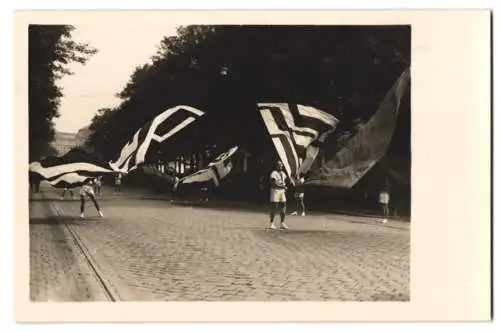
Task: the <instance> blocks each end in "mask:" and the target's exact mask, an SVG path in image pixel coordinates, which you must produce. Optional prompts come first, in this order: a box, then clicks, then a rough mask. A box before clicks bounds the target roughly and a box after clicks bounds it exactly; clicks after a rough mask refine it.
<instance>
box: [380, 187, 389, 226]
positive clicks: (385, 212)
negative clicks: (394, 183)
mask: <svg viewBox="0 0 500 332" xmlns="http://www.w3.org/2000/svg"><path fill="white" fill-rule="evenodd" d="M378 200H379V203H380V206H381V207H382V216H383V218H384V219H382V223H384V224H385V223H386V222H387V217H388V216H389V190H387V189H382V190H381V191H380V194H379V197H378Z"/></svg>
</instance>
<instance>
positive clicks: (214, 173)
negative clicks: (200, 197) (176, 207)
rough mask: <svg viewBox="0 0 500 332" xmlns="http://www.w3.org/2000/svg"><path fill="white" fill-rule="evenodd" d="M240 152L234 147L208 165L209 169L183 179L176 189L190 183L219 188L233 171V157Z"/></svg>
mask: <svg viewBox="0 0 500 332" xmlns="http://www.w3.org/2000/svg"><path fill="white" fill-rule="evenodd" d="M236 151H238V147H237V146H235V147H232V148H231V149H229V151H227V152H224V153H222V154H220V155H219V156H218V157H217V158H215V159H214V160H213V161H212V162H211V163H209V164H208V166H207V168H204V169H201V170H199V171H197V172H195V173H193V174H190V175H188V176H186V177H184V178H182V179H180V180H179V181H178V182H177V183H176V185H175V187H174V189H177V187H178V186H179V185H182V184H188V183H210V182H213V184H214V185H215V186H216V187H217V186H219V185H220V183H221V180H222V179H224V178H225V177H226V176H227V175H229V173H230V172H231V171H232V169H233V164H232V161H231V157H232V156H233V155H234V154H235V153H236Z"/></svg>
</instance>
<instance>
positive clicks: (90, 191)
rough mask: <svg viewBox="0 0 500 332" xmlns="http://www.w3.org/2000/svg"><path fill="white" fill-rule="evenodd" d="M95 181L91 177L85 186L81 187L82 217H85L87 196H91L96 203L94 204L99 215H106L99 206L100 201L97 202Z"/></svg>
mask: <svg viewBox="0 0 500 332" xmlns="http://www.w3.org/2000/svg"><path fill="white" fill-rule="evenodd" d="M94 185H95V181H94V180H92V179H89V180H88V181H86V182H85V183H84V184H83V186H82V187H81V188H80V213H81V214H80V218H81V219H85V197H88V198H90V200H91V201H92V202H93V203H94V206H95V208H96V210H97V214H98V215H99V217H104V215H103V213H102V211H101V208H100V207H99V203H97V199H96V197H95V193H94V188H93V186H94Z"/></svg>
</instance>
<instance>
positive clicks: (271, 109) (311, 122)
mask: <svg viewBox="0 0 500 332" xmlns="http://www.w3.org/2000/svg"><path fill="white" fill-rule="evenodd" d="M257 106H258V109H259V112H260V114H261V116H262V119H263V120H264V123H265V124H266V127H267V130H268V132H269V135H270V136H271V139H272V141H273V143H274V146H275V148H276V150H277V152H278V155H279V157H280V159H281V161H282V162H283V165H284V168H285V170H286V172H287V173H288V176H290V177H291V178H292V179H294V178H296V176H297V175H298V174H304V173H306V172H307V171H309V169H310V168H311V165H312V163H313V161H314V160H315V159H316V157H317V155H318V152H319V148H320V145H321V144H322V143H323V142H324V141H325V140H326V138H327V137H328V135H329V134H331V133H332V132H333V131H335V128H336V127H337V124H338V123H339V120H338V119H337V118H335V117H334V116H333V115H331V114H328V113H326V112H324V111H321V110H319V109H316V108H314V107H310V106H304V105H294V104H287V103H259V104H258V105H257Z"/></svg>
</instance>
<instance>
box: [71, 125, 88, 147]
mask: <svg viewBox="0 0 500 332" xmlns="http://www.w3.org/2000/svg"><path fill="white" fill-rule="evenodd" d="M89 136H90V125H89V126H86V127H83V128H82V129H80V130H78V132H77V133H76V136H75V139H76V145H77V146H78V147H83V146H85V143H87V139H88V138H89Z"/></svg>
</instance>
